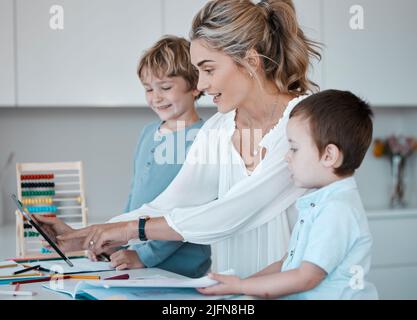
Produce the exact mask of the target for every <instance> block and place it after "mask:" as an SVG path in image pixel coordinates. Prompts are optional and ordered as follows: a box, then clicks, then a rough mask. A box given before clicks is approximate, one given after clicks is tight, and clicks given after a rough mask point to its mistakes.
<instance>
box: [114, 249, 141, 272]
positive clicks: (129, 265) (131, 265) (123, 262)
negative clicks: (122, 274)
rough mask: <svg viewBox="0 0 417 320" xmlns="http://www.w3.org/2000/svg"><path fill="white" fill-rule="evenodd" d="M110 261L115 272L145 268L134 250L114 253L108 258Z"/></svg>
mask: <svg viewBox="0 0 417 320" xmlns="http://www.w3.org/2000/svg"><path fill="white" fill-rule="evenodd" d="M110 261H111V265H112V266H113V267H115V268H116V270H123V269H140V268H144V267H145V265H144V264H143V263H142V261H140V259H139V256H138V253H137V252H136V251H135V250H119V251H116V252H115V253H113V254H112V255H111V256H110Z"/></svg>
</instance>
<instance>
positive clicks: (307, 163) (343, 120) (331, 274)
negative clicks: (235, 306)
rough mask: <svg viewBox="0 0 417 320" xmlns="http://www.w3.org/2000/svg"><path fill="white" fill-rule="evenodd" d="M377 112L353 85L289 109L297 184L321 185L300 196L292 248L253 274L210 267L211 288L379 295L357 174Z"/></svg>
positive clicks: (301, 295) (311, 295)
mask: <svg viewBox="0 0 417 320" xmlns="http://www.w3.org/2000/svg"><path fill="white" fill-rule="evenodd" d="M371 116H372V111H371V109H370V107H369V105H368V104H366V103H365V102H364V101H362V100H361V99H359V98H358V97H356V96H355V95H353V94H352V93H350V92H347V91H337V90H327V91H323V92H320V93H317V94H314V95H312V96H310V97H308V98H306V99H304V100H302V101H301V102H300V103H299V104H298V105H297V106H296V107H294V109H293V110H292V111H291V113H290V119H289V121H288V125H287V138H288V142H289V144H290V150H289V152H288V153H287V155H286V160H287V162H288V166H289V170H290V172H291V174H292V178H293V179H294V182H295V184H296V185H297V186H299V187H302V188H308V189H317V190H315V191H313V192H311V193H309V194H306V195H304V196H303V197H301V198H299V199H298V200H297V202H296V207H297V209H298V211H299V216H298V221H297V223H296V225H295V226H294V229H293V231H292V234H291V239H290V242H289V246H288V252H287V254H286V255H285V256H284V258H283V259H282V260H281V261H278V262H275V263H273V264H271V265H269V266H268V267H266V268H265V269H263V270H261V271H260V272H258V273H256V274H254V275H252V276H251V277H249V278H246V279H240V278H238V277H236V276H226V275H219V274H210V276H211V277H212V278H213V279H215V280H218V281H219V282H220V284H218V285H215V286H212V287H208V288H204V289H199V291H200V292H201V293H204V294H247V295H255V296H259V297H263V298H277V297H285V298H289V299H376V298H377V292H376V289H375V287H374V286H373V285H372V284H370V283H369V282H367V281H366V276H367V274H368V272H369V269H370V264H371V247H372V237H371V234H370V232H369V229H368V222H367V218H366V214H365V210H364V208H363V205H362V201H361V199H360V196H359V191H358V188H357V185H356V182H355V179H354V177H353V174H354V171H355V170H356V169H357V168H358V167H359V166H360V164H361V162H362V160H363V158H364V156H365V153H366V151H367V149H368V147H369V145H370V143H371V139H372V120H371Z"/></svg>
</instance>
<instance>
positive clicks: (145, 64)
mask: <svg viewBox="0 0 417 320" xmlns="http://www.w3.org/2000/svg"><path fill="white" fill-rule="evenodd" d="M144 71H148V72H151V73H152V74H153V75H155V76H157V77H158V78H163V77H182V78H183V79H184V80H185V82H186V83H187V85H188V89H189V90H195V89H197V83H198V71H197V70H196V69H195V68H194V67H193V65H192V64H191V57H190V42H189V41H187V40H186V39H184V38H181V37H176V36H172V35H166V36H163V37H162V38H161V39H160V40H159V41H158V42H157V43H155V44H154V45H153V46H152V47H151V48H149V49H148V50H146V51H145V53H144V54H143V55H142V57H141V58H140V61H139V65H138V69H137V74H138V76H139V79H140V80H141V81H143V76H144ZM200 95H201V94H200ZM199 97H200V96H198V97H197V98H199Z"/></svg>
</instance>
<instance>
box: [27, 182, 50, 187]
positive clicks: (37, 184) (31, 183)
mask: <svg viewBox="0 0 417 320" xmlns="http://www.w3.org/2000/svg"><path fill="white" fill-rule="evenodd" d="M20 186H21V187H22V188H55V183H54V182H36V183H34V182H22V183H21V184H20Z"/></svg>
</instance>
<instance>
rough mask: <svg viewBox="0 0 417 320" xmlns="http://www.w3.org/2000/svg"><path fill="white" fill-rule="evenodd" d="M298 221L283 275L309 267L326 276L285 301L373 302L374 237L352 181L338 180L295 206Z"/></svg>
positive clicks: (349, 179)
mask: <svg viewBox="0 0 417 320" xmlns="http://www.w3.org/2000/svg"><path fill="white" fill-rule="evenodd" d="M296 207H297V209H298V212H299V216H298V220H297V223H296V225H295V226H294V229H293V232H292V234H291V239H290V243H289V246H288V256H287V258H286V259H285V261H284V263H283V265H282V269H281V271H287V270H291V269H295V268H299V267H300V265H301V263H302V262H303V261H306V262H310V263H313V264H315V265H317V266H319V267H320V268H321V269H323V270H324V271H325V272H326V273H327V275H326V277H325V278H324V279H323V280H322V281H321V283H320V284H319V285H318V286H317V287H315V288H313V289H311V290H308V291H305V292H302V293H297V294H293V295H290V296H287V297H286V298H287V299H331V300H333V299H377V298H378V295H377V291H376V288H375V287H374V286H373V285H372V284H371V283H369V282H367V280H366V277H367V275H368V273H369V269H370V265H371V248H372V236H371V233H370V232H369V228H368V221H367V217H366V213H365V210H364V208H363V205H362V201H361V198H360V196H359V191H358V188H357V185H356V181H355V179H354V178H353V177H349V178H345V179H342V180H338V181H336V182H334V183H331V184H330V185H328V186H325V187H323V188H321V189H318V190H317V191H314V192H312V193H309V194H307V195H305V196H303V197H301V198H299V199H298V200H297V202H296Z"/></svg>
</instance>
